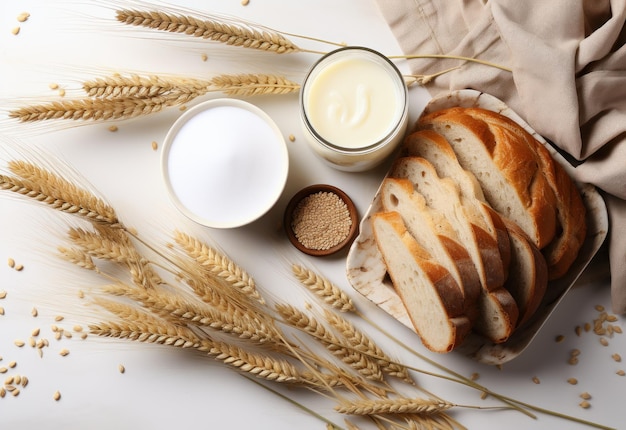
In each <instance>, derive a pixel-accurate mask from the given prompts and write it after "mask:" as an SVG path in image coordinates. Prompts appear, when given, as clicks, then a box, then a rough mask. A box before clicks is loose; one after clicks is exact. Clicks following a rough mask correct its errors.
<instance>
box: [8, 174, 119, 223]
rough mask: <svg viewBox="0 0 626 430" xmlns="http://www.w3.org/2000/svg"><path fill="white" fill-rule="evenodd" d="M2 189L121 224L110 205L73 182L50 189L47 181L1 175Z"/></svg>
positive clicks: (66, 209) (95, 220)
mask: <svg viewBox="0 0 626 430" xmlns="http://www.w3.org/2000/svg"><path fill="white" fill-rule="evenodd" d="M0 190H4V191H10V192H13V193H16V194H20V195H22V196H24V197H28V198H30V199H33V200H35V201H38V202H41V203H44V204H46V205H48V206H49V207H51V208H53V209H56V210H59V211H61V212H67V213H70V214H74V215H78V216H80V217H82V218H84V219H87V220H89V221H92V222H101V223H107V224H110V225H112V226H120V224H119V221H118V219H117V216H116V215H115V212H114V211H113V210H112V208H111V207H110V206H108V205H106V204H105V203H104V202H103V201H101V200H100V199H98V198H97V197H95V196H93V195H90V194H88V193H87V192H85V191H84V190H82V189H80V188H78V187H77V186H74V185H71V184H68V187H67V188H65V189H50V188H49V187H47V186H45V183H43V184H42V183H38V182H35V181H30V180H23V179H20V178H17V177H13V176H7V175H0Z"/></svg>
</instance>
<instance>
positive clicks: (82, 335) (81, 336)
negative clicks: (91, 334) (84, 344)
mask: <svg viewBox="0 0 626 430" xmlns="http://www.w3.org/2000/svg"><path fill="white" fill-rule="evenodd" d="M87 336H88V335H87V333H82V334H81V335H80V338H81V339H82V340H85V339H87Z"/></svg>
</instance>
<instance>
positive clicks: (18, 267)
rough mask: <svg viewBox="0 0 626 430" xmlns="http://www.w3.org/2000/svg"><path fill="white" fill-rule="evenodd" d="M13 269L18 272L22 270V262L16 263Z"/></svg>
mask: <svg viewBox="0 0 626 430" xmlns="http://www.w3.org/2000/svg"><path fill="white" fill-rule="evenodd" d="M15 270H17V271H18V272H21V271H22V270H24V265H23V264H16V265H15Z"/></svg>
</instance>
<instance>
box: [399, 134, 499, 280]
mask: <svg viewBox="0 0 626 430" xmlns="http://www.w3.org/2000/svg"><path fill="white" fill-rule="evenodd" d="M403 150H404V153H405V154H406V155H408V156H417V157H422V158H425V159H426V160H428V161H429V162H430V163H431V164H432V165H433V166H434V167H435V170H436V171H437V174H438V175H439V177H441V178H450V179H452V180H453V181H454V182H455V183H456V184H457V185H458V186H459V190H460V191H461V194H462V195H463V196H464V197H466V198H467V200H468V201H469V202H472V203H470V204H473V205H474V206H475V207H476V208H475V212H476V213H478V214H480V215H481V216H482V218H483V223H482V224H481V225H480V226H481V227H483V228H484V229H485V230H487V232H489V233H490V234H491V236H492V237H493V238H494V239H495V240H496V241H497V243H498V249H499V250H500V257H501V259H502V266H503V270H504V272H505V276H506V274H507V271H508V266H509V261H510V258H511V250H510V243H509V235H508V232H507V229H506V227H505V225H504V222H503V221H502V219H500V215H499V214H498V213H497V212H496V211H494V210H493V209H492V208H490V207H489V205H488V204H487V203H486V200H485V197H484V194H483V191H482V188H481V187H480V183H479V182H478V180H477V179H476V176H474V174H473V173H472V172H469V171H467V170H465V169H463V167H462V166H461V165H460V164H459V160H458V159H457V157H456V154H455V153H454V150H453V148H452V146H450V144H449V143H448V141H447V140H446V139H445V138H444V137H443V136H442V135H441V134H439V133H437V132H435V131H433V130H419V131H416V132H414V133H411V134H410V135H409V136H407V138H406V139H405V142H404V148H403Z"/></svg>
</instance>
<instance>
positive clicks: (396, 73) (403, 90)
mask: <svg viewBox="0 0 626 430" xmlns="http://www.w3.org/2000/svg"><path fill="white" fill-rule="evenodd" d="M346 51H360V52H365V53H367V54H368V55H371V56H373V57H376V58H378V59H379V60H382V62H383V64H384V65H385V66H387V68H388V69H389V71H390V72H391V74H390V75H391V76H393V77H394V78H395V77H397V84H398V88H399V89H400V91H399V93H400V95H401V97H402V102H403V103H402V104H403V106H402V112H401V114H400V115H399V116H398V121H397V122H395V123H394V127H393V128H392V129H391V130H390V131H389V133H387V134H386V135H385V136H384V137H382V138H381V139H379V140H377V141H376V142H374V143H372V144H371V145H367V146H363V147H359V148H346V147H344V146H338V145H335V144H333V143H331V142H329V141H328V140H327V139H325V138H324V137H323V136H321V135H320V134H319V133H318V132H317V130H315V127H313V125H312V124H311V122H310V121H309V118H308V115H307V112H306V110H307V109H306V105H305V103H304V102H305V92H306V91H305V90H306V87H307V83H308V82H309V78H310V77H311V75H312V74H313V73H314V72H315V71H316V69H318V68H319V66H320V65H322V64H323V63H324V62H326V61H328V59H329V58H330V57H334V56H336V55H338V54H342V53H344V52H346ZM394 81H395V79H394ZM299 98H300V100H299V102H300V116H301V118H302V121H303V123H304V126H305V128H306V129H307V131H308V132H309V133H311V135H312V136H313V137H314V138H315V140H316V141H317V142H318V143H320V144H322V145H323V146H325V147H327V148H328V149H331V150H333V151H336V152H338V153H343V154H359V155H361V154H367V153H369V152H372V151H374V150H376V149H377V148H378V147H380V146H382V145H384V144H385V143H387V142H388V141H389V140H391V139H392V138H393V137H394V136H395V135H396V134H397V133H398V129H399V128H400V127H399V126H400V125H401V124H402V123H403V122H404V120H405V119H406V117H407V116H408V99H409V97H408V88H407V85H406V83H405V81H404V77H403V76H402V73H401V72H400V70H399V69H398V67H397V66H396V65H395V64H394V63H393V62H392V61H391V60H390V59H389V58H387V57H386V56H384V55H383V54H381V53H380V52H378V51H376V50H374V49H371V48H367V47H364V46H344V47H341V48H338V49H335V50H334V51H330V52H328V53H326V54H324V55H323V56H322V57H321V58H320V59H319V60H317V61H316V62H315V63H314V64H313V66H311V68H310V69H309V71H308V72H307V74H306V76H305V77H304V80H303V81H302V86H301V88H300V97H299Z"/></svg>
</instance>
